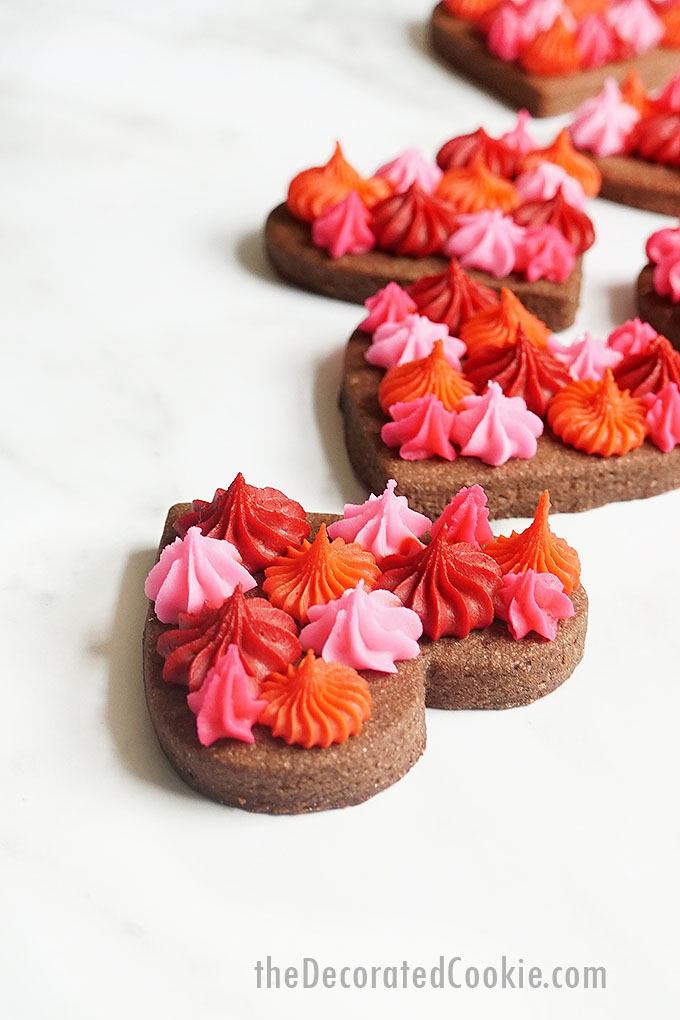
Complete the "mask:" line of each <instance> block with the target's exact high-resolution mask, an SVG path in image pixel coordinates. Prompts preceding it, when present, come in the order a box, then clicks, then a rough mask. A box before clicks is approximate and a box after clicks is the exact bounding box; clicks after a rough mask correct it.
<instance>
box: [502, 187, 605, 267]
mask: <svg viewBox="0 0 680 1020" xmlns="http://www.w3.org/2000/svg"><path fill="white" fill-rule="evenodd" d="M512 218H513V219H514V220H515V222H516V223H519V225H520V226H522V227H540V226H550V227H555V229H556V230H559V232H560V233H561V234H562V235H563V236H564V237H565V238H566V239H567V241H569V242H570V243H571V244H573V245H574V248H575V249H576V253H577V254H579V255H581V254H583V252H585V251H587V250H588V248H590V247H591V246H592V245H593V243H594V241H595V228H594V227H593V222H592V220H591V219H590V217H589V216H588V215H587V214H586V213H584V212H583V210H582V209H577V208H576V206H574V205H569V203H568V202H567V200H566V198H565V197H564V192H563V190H562V185H560V186H559V188H558V189H557V191H556V192H555V195H554V197H553V198H549V199H547V200H546V201H538V202H524V203H523V204H522V205H520V206H518V208H517V209H515V210H514V211H513V214H512Z"/></svg>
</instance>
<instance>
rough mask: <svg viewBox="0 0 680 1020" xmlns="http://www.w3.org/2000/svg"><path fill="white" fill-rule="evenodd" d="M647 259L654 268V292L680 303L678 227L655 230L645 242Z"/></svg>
mask: <svg viewBox="0 0 680 1020" xmlns="http://www.w3.org/2000/svg"><path fill="white" fill-rule="evenodd" d="M646 251H647V257H648V258H649V260H650V262H655V263H656V265H655V266H654V290H655V291H656V293H657V294H659V295H660V296H661V297H669V298H670V299H671V301H673V302H675V303H677V302H678V301H680V226H679V227H664V228H663V230H657V231H656V232H655V233H654V234H652V236H651V237H650V238H649V240H648V241H647V246H646Z"/></svg>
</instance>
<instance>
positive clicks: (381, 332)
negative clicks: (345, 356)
mask: <svg viewBox="0 0 680 1020" xmlns="http://www.w3.org/2000/svg"><path fill="white" fill-rule="evenodd" d="M438 340H441V342H442V344H443V349H444V355H445V357H446V360H447V361H448V362H449V363H450V364H451V365H453V367H454V368H456V369H460V359H461V357H462V356H463V355H464V354H465V350H466V348H465V344H464V343H463V342H462V340H459V339H458V338H457V337H453V336H449V327H448V326H447V325H446V323H445V322H432V321H431V320H430V319H428V318H427V317H426V316H424V315H407V316H406V317H405V318H404V319H402V321H401V322H386V323H384V324H383V325H382V326H378V328H377V329H376V331H375V333H374V334H373V341H372V343H371V346H370V347H369V348H368V349H367V350H366V353H365V355H364V357H365V358H366V361H368V362H369V364H371V365H379V366H380V367H381V368H394V366H395V365H403V364H404V363H405V362H407V361H416V360H417V359H418V358H425V357H427V355H428V354H430V352H431V351H432V349H433V347H434V345H435V343H436V342H437V341H438Z"/></svg>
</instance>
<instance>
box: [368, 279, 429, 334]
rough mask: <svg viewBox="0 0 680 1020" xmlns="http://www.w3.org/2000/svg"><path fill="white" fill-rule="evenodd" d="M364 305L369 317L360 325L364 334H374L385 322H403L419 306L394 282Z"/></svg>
mask: <svg viewBox="0 0 680 1020" xmlns="http://www.w3.org/2000/svg"><path fill="white" fill-rule="evenodd" d="M364 305H365V306H366V309H367V311H368V315H367V316H366V318H365V319H364V321H363V322H361V323H360V324H359V329H361V330H363V331H364V333H374V332H375V330H376V329H377V328H378V326H382V324H383V323H384V322H401V320H402V319H405V318H406V316H407V315H409V314H410V313H411V312H417V311H418V305H417V304H416V303H415V301H414V300H413V298H412V297H411V295H410V294H408V293H407V292H406V291H405V290H404V288H403V287H400V286H399V284H398V283H394V281H392V280H391V281H390V282H389V283H388V284H387V286H386V287H382V288H381V289H380V290H379V291H377V292H376V293H375V294H373V295H372V296H371V297H369V298H366V300H365V301H364Z"/></svg>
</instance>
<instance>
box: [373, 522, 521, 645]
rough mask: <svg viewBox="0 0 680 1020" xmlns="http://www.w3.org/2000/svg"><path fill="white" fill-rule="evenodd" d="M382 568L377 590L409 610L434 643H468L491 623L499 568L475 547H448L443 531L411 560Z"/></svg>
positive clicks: (400, 559) (387, 563)
mask: <svg viewBox="0 0 680 1020" xmlns="http://www.w3.org/2000/svg"><path fill="white" fill-rule="evenodd" d="M383 568H384V570H383V575H382V577H381V579H380V582H379V587H380V588H386V589H388V590H389V591H392V592H394V594H395V595H396V596H397V597H398V598H399V599H401V601H402V602H403V604H404V605H405V606H407V607H408V608H409V609H413V610H414V611H415V612H416V613H417V614H418V616H419V617H420V619H421V621H422V624H423V630H424V631H425V633H426V634H427V635H428V636H429V637H431V638H432V639H433V640H435V641H436V640H438V639H439V638H440V637H444V636H446V635H450V634H451V635H453V636H454V637H457V638H463V637H467V635H468V634H469V633H470V631H471V630H477V629H479V628H481V627H487V626H488V625H489V624H490V623H491V621H492V620H493V615H494V611H493V600H494V596H495V594H496V591H497V590H498V588H499V587H500V584H501V571H500V568H499V567H498V566H497V565H496V563H495V562H494V561H493V560H492V559H491V557H490V556H487V555H486V554H485V553H483V552H481V550H479V549H477V548H476V547H475V546H473V545H468V544H467V543H465V542H450V541H449V540H448V539H447V535H446V529H442V530H441V531H440V532H439V533H438V535H437V536H436V538H433V539H432V541H431V542H430V543H429V545H427V546H425V548H424V549H421V550H419V551H418V552H416V553H414V554H413V555H411V556H390V557H389V558H388V559H387V560H386V561H385V563H384V564H383Z"/></svg>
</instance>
